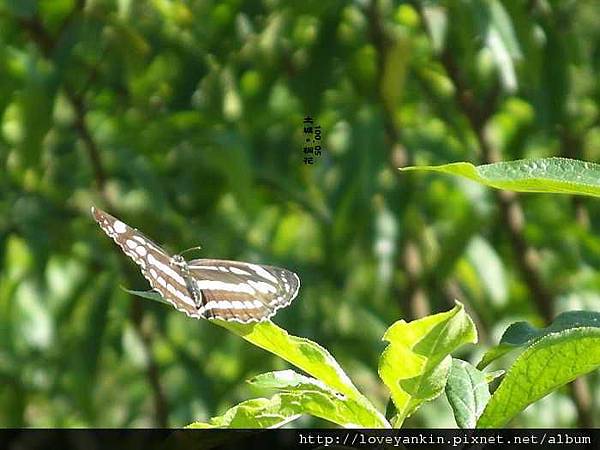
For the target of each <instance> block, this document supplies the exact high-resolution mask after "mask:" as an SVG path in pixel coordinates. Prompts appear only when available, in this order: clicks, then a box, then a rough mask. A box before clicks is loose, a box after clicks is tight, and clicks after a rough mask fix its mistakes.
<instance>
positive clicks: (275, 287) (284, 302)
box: [92, 206, 300, 323]
mask: <svg viewBox="0 0 600 450" xmlns="http://www.w3.org/2000/svg"><path fill="white" fill-rule="evenodd" d="M92 216H93V217H94V219H95V220H96V222H98V224H99V225H100V227H101V228H102V230H104V232H105V233H106V234H107V235H108V236H109V237H111V238H112V239H113V240H114V241H115V242H116V243H117V244H118V245H119V247H121V249H122V250H123V252H124V253H125V254H126V255H127V256H129V257H130V258H131V259H132V260H133V261H134V262H135V263H136V264H137V265H138V266H140V269H141V271H142V274H143V275H144V277H145V278H146V279H147V280H148V282H149V283H150V286H152V289H154V290H155V291H158V293H159V294H160V295H161V296H162V297H163V298H164V299H165V300H166V301H167V302H168V303H170V304H171V305H173V306H174V307H175V309H177V310H179V311H182V312H184V313H186V314H187V315H188V316H190V317H196V318H204V319H221V320H226V321H233V322H240V323H250V322H260V321H263V320H267V319H269V318H270V317H272V316H273V315H274V314H275V312H277V310H279V309H281V308H283V307H285V306H288V305H289V304H290V303H291V302H292V300H294V298H296V296H297V295H298V290H299V289H300V279H299V278H298V275H296V274H295V273H294V272H291V271H289V270H287V269H282V268H279V267H273V266H266V265H262V264H252V263H246V262H240V261H227V260H221V259H194V260H191V261H189V262H188V261H186V260H185V259H184V258H183V256H181V255H173V256H171V255H169V254H168V253H167V252H166V251H165V250H163V249H162V248H161V247H160V246H158V245H157V244H155V243H154V242H153V241H152V240H150V239H149V238H147V237H146V236H144V235H143V234H142V233H141V232H139V231H138V230H137V229H135V228H131V227H130V226H129V225H126V224H125V223H123V222H121V221H120V220H119V219H117V218H116V217H113V216H111V215H110V214H108V213H106V212H104V211H102V210H100V209H98V208H95V207H93V206H92Z"/></svg>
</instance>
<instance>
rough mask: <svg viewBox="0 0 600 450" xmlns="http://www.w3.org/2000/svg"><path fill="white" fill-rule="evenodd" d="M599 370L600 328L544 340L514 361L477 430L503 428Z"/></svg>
mask: <svg viewBox="0 0 600 450" xmlns="http://www.w3.org/2000/svg"><path fill="white" fill-rule="evenodd" d="M599 366H600V329H599V328H597V327H580V328H579V327H578V328H572V329H569V330H564V331H561V332H557V333H552V334H549V335H547V336H544V337H542V338H541V339H539V340H538V341H536V342H535V343H534V344H532V345H531V346H530V347H529V348H527V350H525V351H524V352H523V353H522V354H521V355H520V356H519V357H518V358H517V359H516V360H515V362H514V364H513V365H512V367H511V368H510V369H509V371H508V372H507V374H506V376H505V377H504V379H503V380H502V383H500V386H498V389H497V390H496V391H495V392H494V395H492V398H491V399H490V401H489V403H488V405H487V407H486V409H485V410H484V412H483V414H482V416H481V417H480V419H479V421H478V422H477V427H478V428H493V427H502V426H504V425H505V424H506V423H507V422H508V421H509V420H511V419H512V418H513V417H514V416H515V415H517V414H518V413H519V412H521V411H522V410H524V409H525V408H526V407H527V406H528V405H530V404H531V403H533V402H535V401H537V400H539V399H540V398H542V397H544V396H546V395H548V394H549V393H550V392H552V391H554V390H556V389H558V388H559V387H561V386H563V385H565V384H566V383H568V382H570V381H572V380H574V379H575V378H577V377H578V376H580V375H583V374H585V373H588V372H590V371H592V370H595V369H597V368H598V367H599Z"/></svg>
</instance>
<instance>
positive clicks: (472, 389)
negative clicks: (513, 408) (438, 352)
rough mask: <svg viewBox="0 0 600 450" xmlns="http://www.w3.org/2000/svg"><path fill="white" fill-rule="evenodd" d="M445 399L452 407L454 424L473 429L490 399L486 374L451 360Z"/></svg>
mask: <svg viewBox="0 0 600 450" xmlns="http://www.w3.org/2000/svg"><path fill="white" fill-rule="evenodd" d="M492 379H493V378H492ZM490 381H491V380H490ZM446 397H448V402H450V406H452V411H453V412H454V418H455V420H456V424H457V425H458V426H459V427H461V428H475V424H476V423H477V419H479V416H481V413H482V412H483V409H484V408H485V405H487V402H488V401H489V399H490V397H491V396H490V390H489V388H488V378H486V374H484V373H483V372H481V371H479V370H477V369H476V368H475V367H473V366H472V365H471V364H469V363H468V362H466V361H462V360H460V359H455V358H453V359H452V367H451V369H450V376H449V377H448V383H446Z"/></svg>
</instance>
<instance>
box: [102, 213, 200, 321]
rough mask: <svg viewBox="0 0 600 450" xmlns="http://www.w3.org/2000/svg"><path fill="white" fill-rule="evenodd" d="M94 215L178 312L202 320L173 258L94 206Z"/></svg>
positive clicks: (155, 288) (135, 231) (133, 229)
mask: <svg viewBox="0 0 600 450" xmlns="http://www.w3.org/2000/svg"><path fill="white" fill-rule="evenodd" d="M92 215H93V216H94V219H95V220H96V222H98V224H99V225H100V227H101V228H102V230H104V232H105V233H106V234H107V235H108V236H109V237H111V238H112V239H113V240H114V241H115V242H116V243H117V244H118V245H119V247H121V249H122V250H123V252H124V253H125V254H126V255H127V256H129V257H130V258H131V259H132V260H133V261H134V262H135V263H136V264H137V265H138V266H140V269H141V271H142V274H143V275H144V277H145V278H146V279H147V280H148V282H149V283H150V286H152V289H154V290H156V291H158V293H159V294H160V295H161V296H162V297H163V298H164V299H165V300H166V301H168V302H169V303H170V304H171V305H173V306H174V307H175V308H176V309H177V310H179V311H182V312H184V313H186V314H187V315H188V316H190V317H202V315H201V314H200V313H199V311H198V309H197V307H196V304H195V302H194V299H193V298H192V294H191V293H190V292H189V290H188V287H187V284H186V280H185V278H184V274H183V273H182V270H181V269H180V268H179V267H178V266H176V265H173V264H172V259H171V257H170V256H169V255H168V254H167V253H166V252H165V251H164V250H163V249H162V248H160V247H159V246H158V245H157V244H155V243H154V242H152V241H151V240H150V239H148V238H147V237H146V236H144V235H143V234H142V233H140V232H139V231H138V230H136V229H135V228H131V227H130V226H129V225H126V224H125V223H123V222H121V221H120V220H119V219H117V218H116V217H113V216H111V215H110V214H108V213H106V212H104V211H101V210H99V209H97V208H94V207H92Z"/></svg>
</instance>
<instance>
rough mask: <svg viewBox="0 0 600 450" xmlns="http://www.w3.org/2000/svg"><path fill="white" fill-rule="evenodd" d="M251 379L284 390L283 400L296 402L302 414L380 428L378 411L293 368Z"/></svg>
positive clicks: (342, 422) (258, 383)
mask: <svg viewBox="0 0 600 450" xmlns="http://www.w3.org/2000/svg"><path fill="white" fill-rule="evenodd" d="M249 382H250V383H252V384H255V385H257V386H261V387H265V388H272V389H278V390H280V391H282V394H281V396H280V397H281V399H282V400H284V401H289V405H296V406H297V412H299V413H300V412H301V413H304V414H310V415H312V416H316V417H321V418H322V419H326V420H329V421H331V422H333V423H337V424H338V425H341V426H343V427H367V428H375V427H381V420H380V417H379V414H373V413H372V411H371V410H369V409H368V408H365V407H364V405H363V404H362V403H361V402H359V401H356V400H354V399H352V398H348V397H347V396H345V395H343V394H340V393H339V392H336V391H334V390H333V389H331V388H329V387H328V386H326V385H325V384H324V383H322V382H321V381H319V380H317V379H315V378H310V377H306V376H304V375H301V374H299V373H297V372H294V371H293V370H282V371H277V372H269V373H264V374H261V375H258V376H256V377H254V378H253V379H251V380H249ZM289 405H288V404H287V403H285V402H284V406H286V408H287V409H286V410H289V408H291V406H289Z"/></svg>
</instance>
